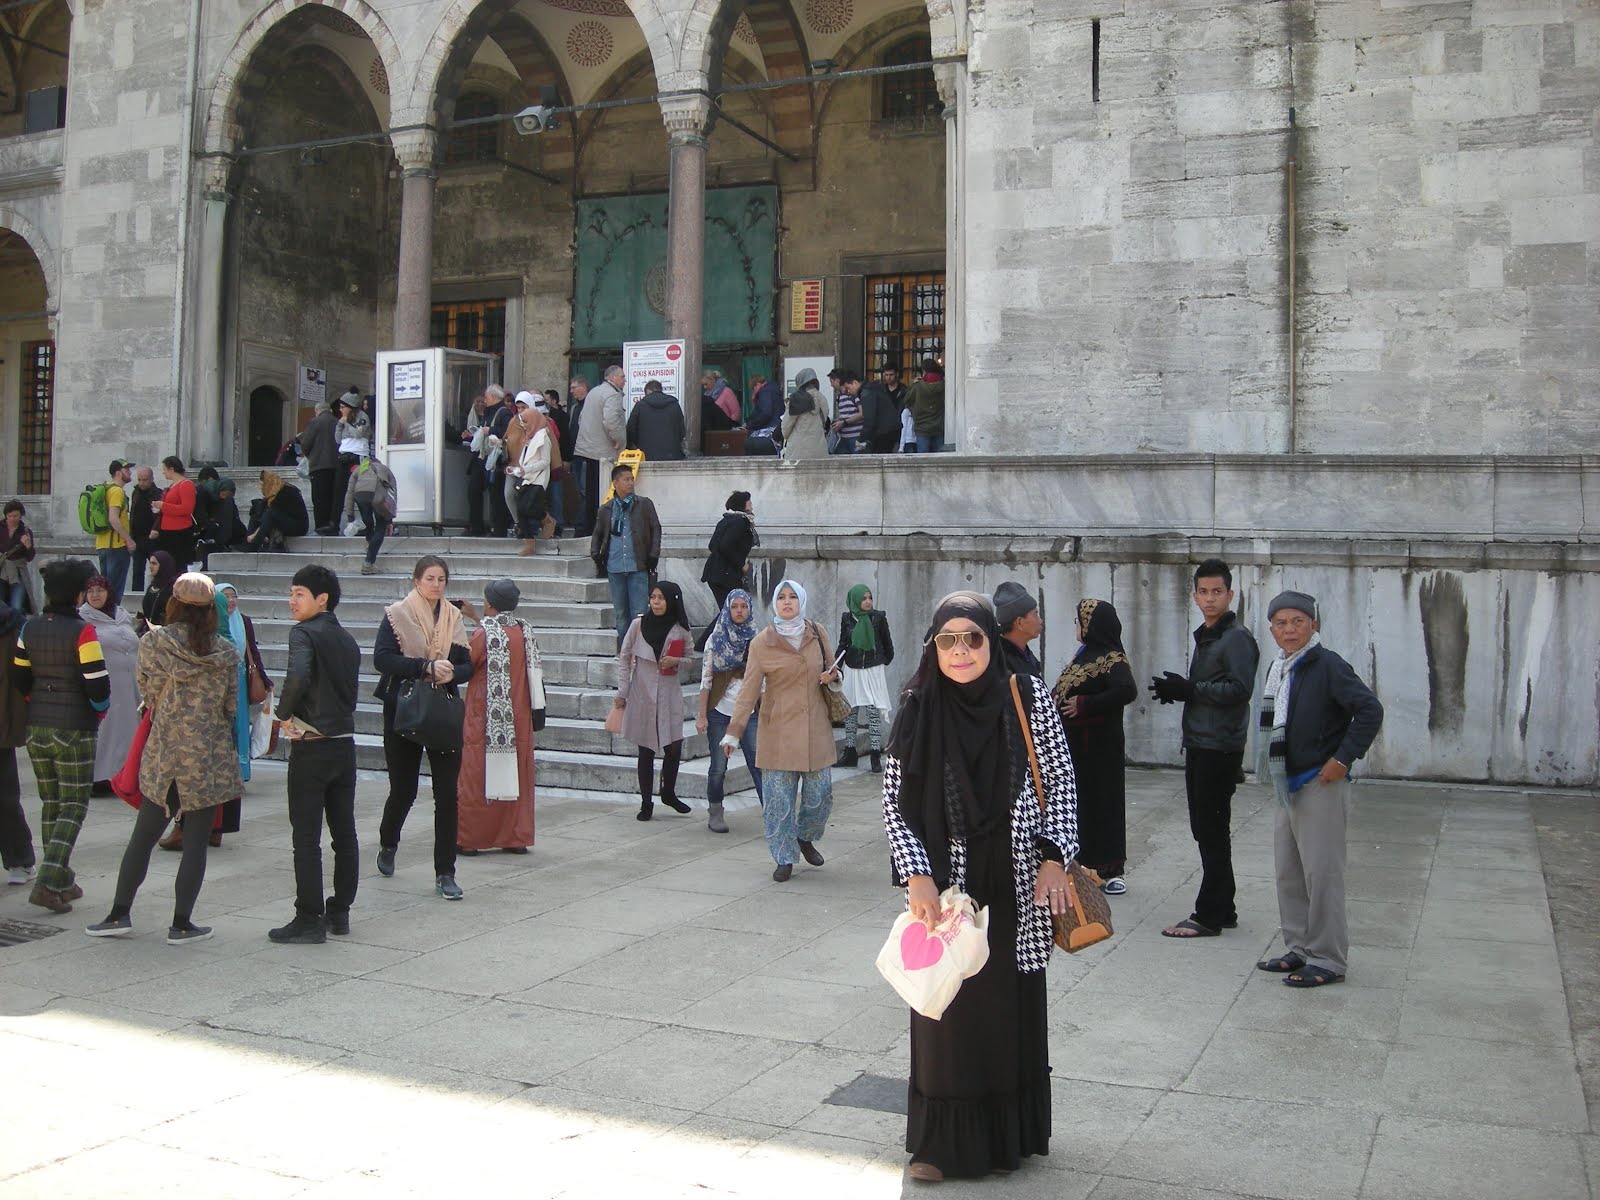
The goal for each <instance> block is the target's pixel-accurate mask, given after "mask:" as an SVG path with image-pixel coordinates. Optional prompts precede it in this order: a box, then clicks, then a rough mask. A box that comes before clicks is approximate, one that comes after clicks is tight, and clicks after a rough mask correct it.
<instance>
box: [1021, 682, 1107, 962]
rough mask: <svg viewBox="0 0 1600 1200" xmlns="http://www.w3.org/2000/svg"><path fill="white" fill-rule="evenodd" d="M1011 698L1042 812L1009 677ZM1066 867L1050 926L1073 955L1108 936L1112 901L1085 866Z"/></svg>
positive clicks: (1029, 736)
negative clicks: (1059, 907) (1061, 902)
mask: <svg viewBox="0 0 1600 1200" xmlns="http://www.w3.org/2000/svg"><path fill="white" fill-rule="evenodd" d="M1011 699H1012V700H1013V701H1014V702H1015V704H1016V706H1017V720H1019V721H1020V722H1021V723H1022V741H1023V744H1024V745H1026V746H1027V747H1028V767H1029V769H1031V770H1032V771H1033V790H1034V792H1035V793H1036V794H1037V795H1038V797H1039V811H1040V812H1041V813H1043V812H1044V811H1045V798H1044V781H1043V780H1042V779H1041V778H1040V777H1039V756H1038V755H1037V754H1035V753H1034V750H1033V730H1032V728H1031V727H1030V726H1029V724H1028V713H1027V710H1026V709H1024V708H1023V706H1022V692H1021V691H1020V690H1019V689H1018V687H1017V677H1016V676H1015V675H1013V676H1012V677H1011ZM1066 866H1067V911H1066V912H1064V913H1051V914H1050V925H1051V927H1052V929H1053V930H1054V933H1055V943H1056V945H1058V946H1060V947H1061V948H1062V949H1063V950H1065V951H1066V952H1067V953H1068V954H1076V953H1077V952H1078V951H1079V950H1082V949H1083V948H1084V947H1085V946H1092V945H1094V944H1095V943H1096V942H1103V941H1105V940H1106V939H1107V938H1109V937H1110V936H1111V932H1112V930H1111V902H1110V901H1109V900H1107V899H1106V896H1105V893H1104V892H1102V891H1101V890H1100V884H1101V883H1102V882H1103V881H1102V880H1101V878H1100V876H1098V875H1096V874H1095V873H1094V872H1093V871H1091V870H1089V868H1087V867H1083V866H1079V865H1078V863H1077V861H1076V860H1073V861H1070V862H1068V863H1067V864H1066Z"/></svg>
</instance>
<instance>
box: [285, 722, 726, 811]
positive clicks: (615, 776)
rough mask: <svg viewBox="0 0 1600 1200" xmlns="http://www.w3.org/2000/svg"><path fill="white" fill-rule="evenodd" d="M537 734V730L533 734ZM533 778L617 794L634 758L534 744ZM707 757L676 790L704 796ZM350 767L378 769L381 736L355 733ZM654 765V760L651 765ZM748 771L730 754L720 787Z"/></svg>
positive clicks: (629, 780)
mask: <svg viewBox="0 0 1600 1200" xmlns="http://www.w3.org/2000/svg"><path fill="white" fill-rule="evenodd" d="M538 736H540V737H542V736H543V735H542V734H541V735H538ZM272 757H274V758H280V759H282V758H287V757H288V749H287V746H286V745H285V744H283V743H280V744H279V746H278V749H277V750H276V751H275V752H274V754H273V755H272ZM533 761H534V781H535V783H536V785H537V786H539V787H541V788H543V787H556V788H573V789H581V790H584V791H591V792H613V793H619V794H623V795H630V796H637V795H638V794H639V775H638V767H637V760H636V759H635V757H634V756H633V755H629V756H628V757H627V758H623V757H621V756H619V755H610V754H587V753H573V752H570V751H561V750H547V749H544V748H543V747H540V748H539V749H538V750H536V751H535V752H534V756H533ZM707 767H708V760H707V759H706V758H704V757H700V758H695V759H690V760H688V761H686V762H684V764H683V766H682V768H681V769H680V771H679V772H678V788H677V790H678V794H679V795H680V796H683V797H685V798H697V799H702V800H703V799H704V798H705V794H706V771H707ZM356 769H357V770H361V771H383V770H384V769H385V767H384V761H383V739H382V738H381V737H378V736H374V735H372V734H357V735H356ZM657 769H658V770H659V765H658V767H657ZM422 773H423V774H424V775H426V774H427V773H428V759H427V756H426V755H424V756H423V759H422ZM751 786H752V785H751V780H750V772H749V770H748V769H746V767H745V765H744V758H743V756H742V755H738V754H735V755H734V758H733V761H732V762H730V763H729V764H728V775H727V783H726V790H727V792H728V794H730V795H732V794H734V793H737V792H742V791H746V790H748V789H749V788H750V787H751Z"/></svg>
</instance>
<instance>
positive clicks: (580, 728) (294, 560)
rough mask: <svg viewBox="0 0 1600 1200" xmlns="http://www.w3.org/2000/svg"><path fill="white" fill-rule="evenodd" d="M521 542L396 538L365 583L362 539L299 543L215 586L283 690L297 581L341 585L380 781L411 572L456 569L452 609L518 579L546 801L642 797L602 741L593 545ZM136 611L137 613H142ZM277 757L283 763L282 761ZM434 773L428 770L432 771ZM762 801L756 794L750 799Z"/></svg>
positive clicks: (606, 661) (606, 673)
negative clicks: (383, 654) (246, 626)
mask: <svg viewBox="0 0 1600 1200" xmlns="http://www.w3.org/2000/svg"><path fill="white" fill-rule="evenodd" d="M520 544H521V543H520V542H516V541H512V540H506V539H495V538H468V537H433V536H421V537H392V538H390V539H389V540H388V541H386V542H385V543H384V546H383V552H382V554H381V555H380V556H379V559H378V568H379V573H378V574H376V575H362V574H361V562H362V557H363V552H364V550H365V547H366V543H365V542H364V541H362V540H361V539H359V538H343V537H333V538H322V537H304V538H295V539H293V540H292V542H291V543H290V548H289V550H287V551H286V552H284V553H279V554H272V553H263V554H259V555H258V554H214V555H212V556H211V563H210V567H211V572H210V573H211V576H212V578H214V579H216V580H218V581H219V582H222V581H227V582H230V583H232V584H234V585H235V586H236V587H237V588H238V589H239V592H240V595H241V605H242V607H243V610H244V612H245V613H246V614H247V615H248V616H249V617H250V620H251V622H252V623H253V624H254V626H255V631H256V641H257V643H258V645H259V646H260V648H261V657H262V660H263V661H264V662H265V663H266V666H267V673H268V674H269V675H270V676H271V677H272V678H273V679H274V680H275V681H277V680H281V679H282V677H283V671H284V668H285V666H286V664H287V658H288V637H289V629H290V627H291V626H292V625H293V622H292V621H291V620H290V619H289V615H288V595H289V581H290V579H291V578H292V577H293V575H294V573H295V571H297V570H298V569H299V568H300V567H302V566H304V565H306V564H307V563H310V562H317V563H321V564H323V565H325V566H328V567H332V568H333V569H334V570H335V571H337V572H338V573H339V583H340V589H341V592H342V598H341V599H340V601H339V609H338V615H339V620H340V622H341V623H342V624H343V625H344V626H345V628H346V629H348V630H349V631H350V633H351V634H352V636H354V637H355V639H356V641H357V643H358V644H359V645H360V646H361V672H362V673H361V687H360V692H359V695H360V697H361V699H360V704H359V706H358V708H357V711H356V763H357V767H358V768H359V769H360V770H363V771H382V770H383V769H384V761H383V737H382V733H383V710H382V705H380V704H379V703H378V702H377V700H375V699H374V698H373V696H372V692H373V689H374V688H376V687H377V685H378V676H377V674H376V673H375V672H374V671H373V669H372V645H373V640H374V638H375V636H376V634H377V628H378V624H379V622H380V621H382V620H383V610H384V608H385V606H387V605H389V604H391V603H393V602H394V601H396V600H398V599H400V598H401V597H402V596H404V595H405V594H406V592H407V591H409V590H410V587H411V569H412V567H413V566H414V565H415V563H416V561H417V559H418V558H420V557H422V556H423V555H424V554H436V555H438V556H439V557H440V558H442V559H444V560H445V561H446V562H447V563H449V564H450V586H449V589H448V592H447V595H449V596H450V597H452V598H456V599H470V600H472V601H473V602H474V603H476V604H480V605H481V603H482V600H483V586H484V584H485V583H487V582H488V581H490V580H491V579H499V578H502V577H507V578H510V579H514V580H516V582H517V586H518V587H519V588H521V590H522V603H521V605H520V606H519V607H518V609H517V615H518V616H519V617H521V618H522V619H523V620H525V621H527V622H528V624H529V625H530V626H531V627H532V629H533V631H534V636H535V637H536V638H537V639H538V641H539V650H540V654H541V656H542V658H543V662H544V682H545V693H546V702H547V723H546V725H545V728H544V729H543V730H542V731H541V732H540V733H539V734H538V735H537V736H536V738H535V741H536V745H537V749H536V751H535V756H534V761H535V766H536V770H537V776H536V777H537V780H538V786H539V788H540V789H541V790H549V789H560V790H562V791H581V792H599V793H614V794H619V795H627V796H637V795H638V777H637V774H636V767H635V763H636V751H635V749H634V747H633V746H632V745H631V744H630V743H628V742H627V741H625V740H624V739H622V738H620V737H613V736H612V735H611V734H609V733H607V732H606V731H605V727H604V721H605V716H606V713H607V712H608V711H609V710H610V708H611V701H612V696H613V695H614V692H615V688H616V679H617V660H616V631H615V629H616V627H615V624H614V622H613V620H612V614H611V603H610V599H609V595H608V592H607V589H606V582H605V580H603V579H596V578H595V577H594V564H593V563H592V562H590V560H589V558H588V556H587V552H588V545H587V543H586V542H585V541H582V540H580V539H565V540H562V541H559V542H556V543H553V545H554V546H555V548H556V550H555V552H554V553H552V552H551V549H550V547H551V546H552V543H549V542H541V543H540V553H539V554H537V555H535V556H533V557H530V558H521V557H518V556H517V554H516V552H515V551H516V548H517V547H519V546H520ZM135 603H136V601H135ZM698 691H699V675H698V671H697V670H696V673H695V675H694V677H693V678H692V679H689V678H687V677H686V678H685V682H684V713H685V716H686V717H687V718H688V719H687V720H686V721H685V723H684V730H683V732H684V762H683V766H682V768H681V769H680V771H679V775H678V792H679V794H680V795H683V796H685V797H704V796H705V794H706V767H707V761H708V760H707V754H708V749H709V748H708V747H707V745H706V739H705V738H704V737H703V736H701V735H699V734H697V733H696V732H695V729H694V720H693V715H694V702H695V697H696V695H697V694H698ZM280 754H281V751H280ZM424 769H426V760H424ZM750 789H751V781H750V775H749V772H748V771H747V770H746V768H745V766H744V760H743V758H742V757H741V756H739V755H737V754H736V755H735V756H734V760H733V762H732V763H730V764H729V770H728V781H727V791H728V793H729V795H733V794H735V793H737V792H741V791H746V790H750ZM750 794H751V796H753V795H754V792H753V790H751V791H750Z"/></svg>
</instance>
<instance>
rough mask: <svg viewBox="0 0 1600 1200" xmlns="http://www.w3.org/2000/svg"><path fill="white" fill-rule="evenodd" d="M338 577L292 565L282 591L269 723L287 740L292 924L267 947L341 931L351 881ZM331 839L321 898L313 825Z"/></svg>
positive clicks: (348, 663)
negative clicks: (282, 650) (285, 599)
mask: <svg viewBox="0 0 1600 1200" xmlns="http://www.w3.org/2000/svg"><path fill="white" fill-rule="evenodd" d="M338 606H339V577H338V576H337V575H335V574H334V573H333V572H332V571H331V570H329V569H328V568H327V567H323V566H310V567H301V568H300V570H298V571H296V572H295V575H294V579H293V581H292V583H291V586H290V588H289V615H290V616H292V617H293V618H294V619H295V622H296V624H295V627H294V628H293V629H291V630H290V631H289V669H288V671H287V672H286V673H285V675H284V679H283V687H282V688H281V689H280V690H279V692H278V708H277V716H278V726H279V729H280V730H281V732H282V735H283V736H284V737H285V738H287V739H288V740H289V779H288V792H289V828H290V830H291V836H292V837H293V839H294V885H295V896H294V920H292V921H290V922H289V923H288V924H287V925H284V926H281V927H280V928H277V929H273V930H269V931H268V933H267V936H268V937H269V938H271V939H272V940H273V941H275V942H289V943H293V944H296V945H313V944H316V943H319V942H323V941H326V940H327V935H328V934H329V933H337V934H344V933H349V932H350V905H351V904H352V903H354V902H355V898H356V883H357V881H358V880H359V879H360V875H361V866H360V849H359V847H358V846H357V844H356V744H355V732H356V680H357V677H358V675H359V674H360V671H361V649H360V647H359V646H357V645H356V640H355V638H353V637H351V636H350V634H349V633H348V632H347V631H346V630H345V628H344V626H343V625H341V624H339V618H338V617H336V616H334V615H333V610H334V609H335V608H337V607H338ZM324 818H326V820H327V823H328V832H329V834H330V835H331V838H332V841H333V895H332V896H330V897H328V898H327V900H326V901H324V899H323V894H322V823H323V820H324Z"/></svg>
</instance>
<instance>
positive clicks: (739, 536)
mask: <svg viewBox="0 0 1600 1200" xmlns="http://www.w3.org/2000/svg"><path fill="white" fill-rule="evenodd" d="M759 545H761V538H760V536H759V535H757V533H756V518H755V509H753V508H752V507H751V505H750V493H749V492H734V493H733V494H732V495H731V496H729V497H728V503H727V505H726V506H725V511H724V512H723V514H722V517H721V519H720V520H718V521H717V527H716V529H715V530H713V531H712V534H711V541H710V543H709V544H708V545H707V546H706V549H707V550H708V551H709V552H710V557H709V558H707V559H706V565H705V570H703V571H701V572H700V582H701V583H703V584H705V585H706V586H707V587H708V588H710V589H711V595H712V597H713V598H714V599H715V600H716V602H717V611H718V612H721V611H722V606H723V604H724V603H726V601H727V599H728V593H729V592H731V591H733V589H734V588H741V587H744V586H745V585H746V579H745V576H746V575H747V574H748V571H749V567H750V551H752V550H754V549H755V548H756V547H757V546H759ZM712 624H713V625H714V624H716V621H715V619H713V621H712ZM710 636H711V625H707V626H706V628H705V630H704V632H702V633H701V634H700V636H699V637H698V638H697V639H696V640H695V644H694V648H695V649H696V650H704V649H705V646H706V639H707V638H709V637H710Z"/></svg>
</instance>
